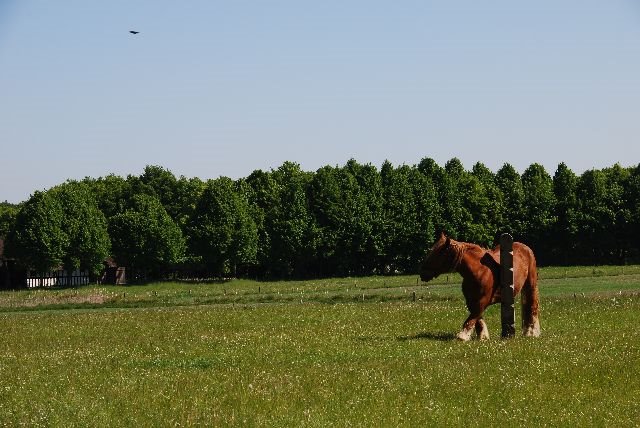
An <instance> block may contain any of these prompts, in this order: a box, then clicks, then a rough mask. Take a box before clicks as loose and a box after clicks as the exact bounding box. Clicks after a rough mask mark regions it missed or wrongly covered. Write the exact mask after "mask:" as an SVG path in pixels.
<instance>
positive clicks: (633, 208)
mask: <svg viewBox="0 0 640 428" xmlns="http://www.w3.org/2000/svg"><path fill="white" fill-rule="evenodd" d="M624 200H625V204H626V208H627V211H628V213H629V219H628V222H627V228H626V235H627V236H628V237H629V239H630V240H631V241H632V242H631V244H632V245H631V246H630V248H629V252H630V254H629V257H631V258H632V260H634V261H638V260H640V248H639V247H638V237H640V164H638V165H637V166H636V167H634V168H630V171H629V179H628V181H627V186H626V188H625V197H624Z"/></svg>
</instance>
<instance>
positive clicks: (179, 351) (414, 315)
mask: <svg viewBox="0 0 640 428" xmlns="http://www.w3.org/2000/svg"><path fill="white" fill-rule="evenodd" d="M256 286H259V287H260V291H258V290H256V289H255V288H256ZM200 287H201V288H200ZM219 288H224V290H219ZM405 288H406V291H405ZM98 290H102V291H99V292H98ZM123 290H125V291H123ZM327 290H328V291H329V294H328V295H329V297H331V296H338V297H339V296H343V297H342V298H338V297H336V298H335V300H333V301H332V300H330V299H328V300H324V299H325V297H323V296H326V295H325V294H324V292H325V291H327ZM77 291H78V294H77V295H83V293H85V291H87V289H80V290H77ZM189 291H190V292H191V293H189ZM413 291H417V298H416V300H415V301H413V294H412V293H413ZM91 292H92V293H94V294H99V293H103V294H104V295H105V296H106V297H108V299H106V300H105V301H103V302H102V303H99V302H96V303H91V302H85V303H82V302H80V303H78V302H75V303H74V302H71V303H69V302H68V301H66V300H65V297H64V296H65V293H70V294H69V297H71V296H74V295H75V294H74V290H41V291H37V292H34V291H31V292H19V293H15V292H7V293H1V294H0V296H1V298H2V299H4V300H2V303H0V304H1V305H2V307H3V308H4V309H5V310H6V312H4V313H1V314H0V335H1V337H2V340H1V341H0V424H2V425H4V426H20V425H25V426H65V427H66V426H185V425H186V426H189V425H191V426H193V425H203V426H234V425H235V426H318V427H320V426H322V427H325V426H508V425H516V424H517V425H518V426H522V425H536V426H542V425H544V426H637V425H638V424H639V423H640V408H639V407H638V405H637V397H639V396H640V365H639V364H638V361H640V333H639V332H638V328H637V326H638V323H639V322H640V276H637V275H625V276H621V275H620V276H608V277H604V276H596V277H591V276H589V277H584V278H573V279H571V278H567V279H564V278H558V279H546V280H544V279H543V280H542V281H541V293H542V306H541V307H542V313H541V323H542V329H543V334H542V337H540V338H537V339H533V338H523V337H520V336H518V337H516V338H515V339H512V340H509V341H503V340H500V339H499V338H498V336H499V324H500V322H499V308H498V307H492V308H490V309H489V310H488V313H487V317H486V319H487V323H488V325H489V328H490V330H491V333H492V335H493V337H492V339H491V340H489V341H486V342H478V341H472V342H469V343H460V342H457V341H455V340H453V338H454V334H455V333H456V332H457V330H458V329H459V327H460V325H461V323H462V321H463V320H464V318H465V316H466V310H465V308H464V304H463V301H462V296H461V295H460V291H459V285H454V284H453V283H451V284H449V285H447V284H446V282H442V283H440V284H436V285H433V286H429V287H424V286H422V285H421V284H418V285H416V284H415V278H404V279H379V278H374V279H341V280H327V281H322V282H317V281H316V282H313V281H312V282H299V283H289V282H286V283H255V282H244V281H238V282H232V283H226V284H156V285H151V286H147V287H113V288H95V289H93V290H92V291H91ZM236 292H237V294H236ZM278 292H279V293H280V296H281V297H282V298H281V299H280V298H277V296H278V294H277V293H278ZM363 292H364V293H365V298H364V300H363V299H362V297H361V294H362V293H363ZM12 293H13V294H12ZM21 293H31V294H24V295H23V294H21ZM46 293H50V294H53V295H54V296H55V293H58V295H57V297H56V298H57V299H59V302H58V303H54V302H53V301H48V303H47V304H46V305H45V306H40V307H39V308H38V306H35V308H38V310H35V309H33V308H34V307H25V306H19V305H18V303H19V302H20V301H21V299H22V300H25V299H27V300H28V299H33V300H35V301H38V299H40V301H41V302H45V301H47V299H49V298H50V297H47V296H46ZM87 293H88V291H87ZM109 293H114V294H113V295H111V294H109ZM123 293H126V296H123V295H122V294H123ZM171 293H175V294H171ZM583 293H584V294H583ZM156 294H157V295H156ZM194 294H197V295H198V296H199V298H202V299H204V298H205V295H206V294H211V295H212V298H213V297H215V298H220V299H222V298H228V299H229V300H221V302H222V304H196V303H195V302H194V301H192V300H189V299H194ZM262 294H264V295H268V294H271V295H274V298H273V300H272V301H268V302H262V301H257V300H255V299H256V296H260V295H262ZM134 295H135V296H136V297H135V298H134V297H133V296H134ZM374 295H377V296H378V297H377V298H374V297H373V296H374ZM189 296H191V297H189ZM289 296H295V298H290V297H289ZM51 299H53V298H51ZM109 299H115V300H112V302H115V303H118V302H119V303H125V302H129V303H132V302H135V300H136V299H138V300H140V301H142V302H145V301H147V302H154V299H160V300H162V299H164V302H165V303H162V304H158V305H152V304H151V303H149V304H148V306H145V304H141V305H140V307H137V308H127V307H115V306H117V305H115V303H114V304H112V305H111V307H110V306H109V304H108V303H107V302H108V301H109ZM118 299H122V300H121V301H119V300H118ZM128 299H130V300H128ZM235 299H237V300H235ZM156 303H157V302H156ZM214 303H215V302H214ZM265 303H266V304H265ZM326 303H330V304H326ZM69 304H71V305H76V304H77V305H83V304H84V305H88V306H78V307H83V308H84V309H81V310H71V309H69V308H67V307H65V306H64V305H69ZM94 304H95V305H97V306H98V307H100V308H102V309H91V306H90V305H94ZM12 305H13V306H12ZM105 305H106V306H105ZM125 306H126V305H125ZM43 308H45V309H49V310H41V309H43ZM55 308H57V309H58V310H51V309H55ZM60 308H63V309H60ZM25 309H29V310H25Z"/></svg>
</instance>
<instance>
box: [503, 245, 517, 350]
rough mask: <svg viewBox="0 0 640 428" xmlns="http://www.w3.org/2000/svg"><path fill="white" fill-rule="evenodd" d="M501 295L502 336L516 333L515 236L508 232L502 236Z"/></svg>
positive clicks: (507, 336)
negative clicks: (514, 300) (514, 294)
mask: <svg viewBox="0 0 640 428" xmlns="http://www.w3.org/2000/svg"><path fill="white" fill-rule="evenodd" d="M500 287H501V290H500V296H501V300H502V304H501V311H500V314H501V320H502V337H503V338H510V337H513V336H515V334H516V323H515V309H514V307H513V238H512V237H511V235H509V234H508V233H503V234H502V235H501V236H500Z"/></svg>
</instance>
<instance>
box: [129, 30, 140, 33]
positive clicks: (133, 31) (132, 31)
mask: <svg viewBox="0 0 640 428" xmlns="http://www.w3.org/2000/svg"><path fill="white" fill-rule="evenodd" d="M129 32H130V33H131V34H138V33H139V32H140V31H135V30H129Z"/></svg>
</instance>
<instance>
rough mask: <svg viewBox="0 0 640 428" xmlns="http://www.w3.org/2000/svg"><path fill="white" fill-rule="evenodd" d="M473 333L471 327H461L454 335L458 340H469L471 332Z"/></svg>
mask: <svg viewBox="0 0 640 428" xmlns="http://www.w3.org/2000/svg"><path fill="white" fill-rule="evenodd" d="M472 333H473V329H472V328H469V329H465V328H463V329H462V330H461V331H460V333H458V335H457V336H456V338H457V339H458V340H461V341H463V342H467V341H469V340H471V334H472Z"/></svg>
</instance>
